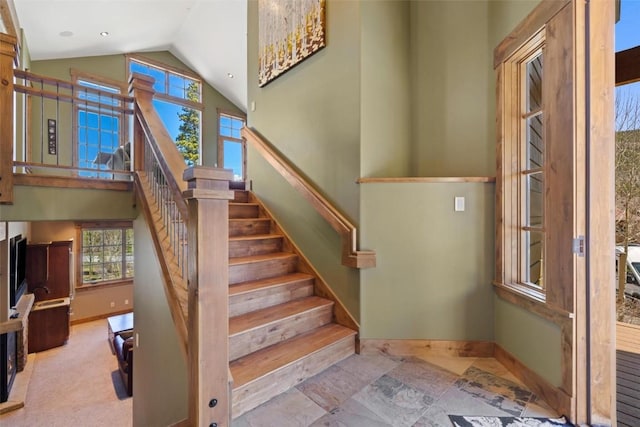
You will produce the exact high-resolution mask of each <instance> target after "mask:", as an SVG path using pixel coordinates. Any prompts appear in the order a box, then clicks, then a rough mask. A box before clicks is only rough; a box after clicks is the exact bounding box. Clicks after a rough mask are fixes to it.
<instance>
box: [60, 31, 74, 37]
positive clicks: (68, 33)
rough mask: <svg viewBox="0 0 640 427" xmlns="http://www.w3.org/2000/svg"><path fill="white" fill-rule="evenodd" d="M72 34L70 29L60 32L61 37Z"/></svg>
mask: <svg viewBox="0 0 640 427" xmlns="http://www.w3.org/2000/svg"><path fill="white" fill-rule="evenodd" d="M72 35H73V32H72V31H63V32H61V33H60V36H61V37H71V36H72Z"/></svg>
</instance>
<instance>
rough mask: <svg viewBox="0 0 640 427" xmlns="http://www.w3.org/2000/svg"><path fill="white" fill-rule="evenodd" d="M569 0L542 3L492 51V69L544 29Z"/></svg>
mask: <svg viewBox="0 0 640 427" xmlns="http://www.w3.org/2000/svg"><path fill="white" fill-rule="evenodd" d="M570 2H571V0H559V1H543V2H540V4H539V5H538V6H537V7H536V8H535V9H534V10H533V11H532V12H531V13H529V15H527V17H526V18H525V19H524V20H523V21H522V22H521V23H520V24H519V25H518V26H517V27H516V28H515V29H514V30H513V31H512V32H511V33H510V34H509V36H508V37H506V38H505V39H504V40H503V41H502V42H501V43H500V44H499V45H498V46H497V47H496V48H495V49H494V51H493V68H497V67H498V66H499V65H500V64H501V63H502V62H504V60H505V59H507V58H508V57H509V56H511V54H513V52H515V51H516V50H518V48H519V47H520V46H522V45H523V44H524V43H525V42H526V41H527V40H528V39H529V38H530V35H531V34H532V33H533V32H537V29H538V28H542V27H544V24H545V23H547V22H549V20H550V19H551V18H553V17H554V16H555V15H556V14H557V13H558V12H559V11H560V10H562V8H563V7H565V6H566V5H567V4H569V3H570Z"/></svg>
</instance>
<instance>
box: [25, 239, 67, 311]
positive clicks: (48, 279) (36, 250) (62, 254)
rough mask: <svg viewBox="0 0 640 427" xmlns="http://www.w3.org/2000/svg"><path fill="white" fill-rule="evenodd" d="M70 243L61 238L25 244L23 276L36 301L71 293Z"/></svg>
mask: <svg viewBox="0 0 640 427" xmlns="http://www.w3.org/2000/svg"><path fill="white" fill-rule="evenodd" d="M72 244H73V242H72V241H70V240H63V241H59V242H50V243H38V244H33V245H28V246H27V259H26V264H27V265H26V274H25V277H26V279H27V285H28V290H29V292H33V294H34V295H35V297H36V301H45V300H52V299H57V298H65V297H68V296H69V294H70V293H71V274H72V272H71V264H70V261H71V249H72ZM45 286H46V288H47V289H48V290H49V292H48V293H47V292H46V291H45V290H44V287H45Z"/></svg>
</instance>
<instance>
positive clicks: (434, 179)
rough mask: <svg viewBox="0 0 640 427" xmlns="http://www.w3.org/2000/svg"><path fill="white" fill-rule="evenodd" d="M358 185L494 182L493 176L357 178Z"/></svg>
mask: <svg viewBox="0 0 640 427" xmlns="http://www.w3.org/2000/svg"><path fill="white" fill-rule="evenodd" d="M356 182H357V183H358V184H384V183H386V184H408V183H416V184H438V183H442V184H447V183H464V182H478V183H483V182H496V177H495V176H404V177H402V176H401V177H392V178H358V181H356Z"/></svg>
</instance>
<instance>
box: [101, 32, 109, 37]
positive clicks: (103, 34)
mask: <svg viewBox="0 0 640 427" xmlns="http://www.w3.org/2000/svg"><path fill="white" fill-rule="evenodd" d="M100 35H101V36H102V37H107V36H108V35H109V31H102V32H101V33H100Z"/></svg>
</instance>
